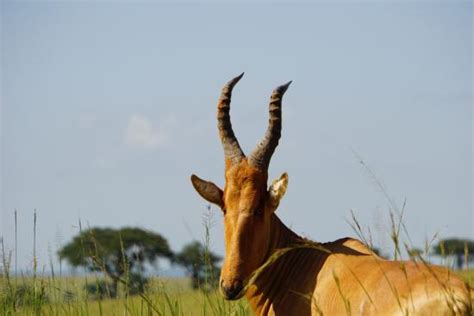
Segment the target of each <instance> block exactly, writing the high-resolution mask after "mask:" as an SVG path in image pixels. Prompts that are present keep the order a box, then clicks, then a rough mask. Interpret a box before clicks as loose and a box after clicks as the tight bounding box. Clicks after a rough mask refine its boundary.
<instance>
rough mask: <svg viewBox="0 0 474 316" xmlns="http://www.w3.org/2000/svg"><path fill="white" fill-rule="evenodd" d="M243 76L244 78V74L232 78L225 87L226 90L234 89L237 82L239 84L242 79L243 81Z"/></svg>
mask: <svg viewBox="0 0 474 316" xmlns="http://www.w3.org/2000/svg"><path fill="white" fill-rule="evenodd" d="M243 76H244V72H243V73H241V74H240V75H238V76H237V77H234V78H232V79H231V80H230V81H229V82H228V83H227V84H226V86H225V87H224V88H230V89H232V88H233V87H234V86H235V85H236V84H237V82H239V81H240V79H242V77H243Z"/></svg>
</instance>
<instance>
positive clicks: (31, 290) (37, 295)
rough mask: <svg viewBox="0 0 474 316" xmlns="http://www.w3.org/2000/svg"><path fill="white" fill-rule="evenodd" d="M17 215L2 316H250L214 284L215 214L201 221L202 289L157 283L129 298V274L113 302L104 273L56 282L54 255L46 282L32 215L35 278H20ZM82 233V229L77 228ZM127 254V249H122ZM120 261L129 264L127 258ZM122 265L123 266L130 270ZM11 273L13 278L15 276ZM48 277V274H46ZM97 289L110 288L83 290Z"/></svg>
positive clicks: (0, 282)
mask: <svg viewBox="0 0 474 316" xmlns="http://www.w3.org/2000/svg"><path fill="white" fill-rule="evenodd" d="M16 214H17V213H16V210H15V249H14V254H15V256H14V260H15V266H14V269H12V268H11V267H12V251H8V250H6V247H5V243H4V240H3V237H0V246H1V247H0V250H1V253H0V256H1V269H0V315H58V316H59V315H61V316H62V315H65V316H67V315H127V316H128V315H130V316H135V315H140V316H141V315H173V316H174V315H180V316H181V315H182V316H184V315H203V316H204V315H206V316H207V315H214V316H220V315H236V316H240V315H249V314H250V312H249V309H248V306H247V304H246V302H245V301H239V302H229V301H225V300H224V299H223V298H222V297H221V296H220V294H219V293H218V292H217V290H214V289H213V286H212V284H211V283H212V282H215V279H216V278H218V275H217V271H213V270H212V265H211V264H210V261H209V254H210V242H211V226H212V223H213V221H212V216H213V214H212V210H211V209H210V207H208V208H207V212H206V213H205V215H204V217H203V224H204V227H205V236H204V244H205V249H206V250H205V253H204V255H203V260H204V262H205V263H206V264H207V265H208V268H209V271H210V275H209V277H208V278H206V279H205V281H204V283H203V284H201V289H198V290H193V289H192V288H191V286H190V282H189V280H188V279H187V278H176V279H173V278H164V277H153V278H151V279H150V280H149V282H148V284H147V285H146V287H145V289H144V291H143V292H142V293H138V295H131V274H130V271H126V273H125V276H124V277H123V278H119V279H117V280H116V281H117V283H118V288H119V290H118V292H117V297H116V298H111V297H112V296H113V295H111V293H110V288H109V287H108V284H109V283H110V281H111V280H110V277H108V276H106V275H107V274H106V273H105V270H102V273H84V275H83V276H82V277H73V276H70V277H68V276H61V277H59V278H58V277H57V276H56V273H55V267H54V264H53V260H52V254H50V261H49V270H50V271H49V273H48V276H45V274H44V273H40V272H39V269H38V260H37V257H36V251H37V250H36V247H37V237H36V236H37V234H36V232H37V219H38V217H37V212H36V210H35V211H34V214H33V228H32V230H33V247H32V248H33V249H32V254H33V261H32V267H31V271H32V272H31V274H28V273H18V270H17V261H16V259H17V251H18V248H17V246H16V245H17V233H16V232H17V231H18V227H17V225H18V222H17V217H16ZM79 229H80V230H81V231H82V224H81V223H80V222H79ZM122 251H123V249H122ZM94 260H98V263H99V266H102V269H105V267H104V265H103V263H101V262H100V258H98V257H96V258H94ZM122 260H126V258H125V257H123V258H122ZM123 263H124V266H125V267H126V266H127V265H126V264H125V262H123ZM12 272H13V273H12ZM43 272H44V269H43ZM91 281H92V282H93V283H92V284H95V286H96V288H97V289H99V288H100V287H101V286H102V285H104V284H105V286H106V295H104V296H100V297H91V295H90V293H89V292H88V291H87V290H86V289H85V286H86V285H87V284H89V285H90V284H91V283H90V282H91Z"/></svg>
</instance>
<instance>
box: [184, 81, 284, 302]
mask: <svg viewBox="0 0 474 316" xmlns="http://www.w3.org/2000/svg"><path fill="white" fill-rule="evenodd" d="M242 76H243V74H242V75H240V76H238V77H236V78H234V79H232V80H231V81H229V82H228V83H227V84H226V85H225V86H224V88H223V89H222V93H221V96H220V98H219V102H218V104H217V127H218V129H219V135H220V138H221V141H222V145H223V147H224V155H225V162H226V171H225V178H226V184H225V187H224V190H221V189H220V188H219V187H217V186H216V185H215V184H214V183H212V182H208V181H204V180H201V179H200V178H198V177H197V176H195V175H192V176H191V181H192V183H193V185H194V188H195V189H196V190H197V191H198V193H199V194H200V195H201V196H202V197H203V198H205V199H206V200H207V201H209V202H211V203H214V204H216V205H218V206H219V207H220V208H221V209H222V211H223V212H224V228H225V248H226V256H225V260H224V265H223V267H222V272H221V279H220V289H221V292H222V294H223V295H224V298H226V299H238V298H240V297H241V296H242V295H243V294H244V293H242V292H243V291H242V289H243V287H244V283H245V281H246V279H247V278H248V277H249V276H250V274H251V273H252V272H253V271H254V270H255V269H257V268H258V267H259V266H260V265H261V264H262V263H263V260H264V259H265V258H266V256H267V255H268V253H267V252H268V249H269V243H270V241H271V222H272V214H273V212H274V211H275V210H276V208H277V207H278V203H279V201H280V199H281V197H282V196H283V195H284V194H285V191H286V187H287V184H288V176H287V175H286V174H283V175H282V176H281V177H280V179H278V180H276V181H274V182H273V183H272V185H271V186H270V188H269V189H268V190H267V175H268V172H267V170H268V166H269V164H270V159H271V156H272V154H273V152H274V151H275V148H276V147H277V145H278V140H279V138H280V133H281V101H282V98H283V94H284V93H285V91H286V90H287V88H288V86H289V85H290V83H291V81H290V82H288V83H287V84H286V85H283V86H280V87H278V88H276V89H275V90H274V91H273V93H272V96H271V99H270V106H269V112H270V119H269V123H268V128H267V132H266V133H265V137H264V138H263V139H262V141H261V142H260V143H259V144H258V145H257V147H256V148H255V150H254V151H253V152H252V153H251V154H250V155H249V157H246V156H245V155H244V153H243V151H242V149H241V148H240V145H239V143H238V141H237V138H236V137H235V135H234V132H233V131H232V125H231V123H230V114H229V111H230V99H231V95H232V89H233V88H234V86H235V84H236V83H237V82H238V81H239V80H240V79H241V78H242Z"/></svg>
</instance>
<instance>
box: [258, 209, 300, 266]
mask: <svg viewBox="0 0 474 316" xmlns="http://www.w3.org/2000/svg"><path fill="white" fill-rule="evenodd" d="M270 236H271V237H270V242H269V247H268V252H267V255H266V256H265V259H264V260H267V259H268V258H269V257H270V256H271V255H272V253H273V252H274V251H275V250H277V249H282V248H286V247H289V246H294V245H295V244H298V243H300V242H302V241H303V240H304V239H303V238H302V237H300V236H298V235H297V234H296V233H295V232H293V231H292V230H291V229H289V228H288V227H286V226H285V224H283V222H282V221H281V220H280V219H279V218H278V216H276V215H275V214H274V215H272V219H271V228H270Z"/></svg>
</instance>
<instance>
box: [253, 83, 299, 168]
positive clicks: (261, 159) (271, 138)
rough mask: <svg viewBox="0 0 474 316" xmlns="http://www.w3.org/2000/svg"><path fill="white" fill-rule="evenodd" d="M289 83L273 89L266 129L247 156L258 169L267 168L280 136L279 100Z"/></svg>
mask: <svg viewBox="0 0 474 316" xmlns="http://www.w3.org/2000/svg"><path fill="white" fill-rule="evenodd" d="M290 84H291V81H290V82H288V83H286V84H284V85H281V86H279V87H277V88H276V89H275V90H273V93H272V96H271V98H270V105H269V114H270V117H269V120H268V128H267V131H266V132H265V136H264V137H263V139H262V141H261V142H260V143H259V144H258V145H257V147H256V148H255V150H254V151H253V152H252V154H251V155H250V157H249V163H250V164H251V165H252V166H254V167H256V168H258V169H260V170H268V166H269V165H270V159H271V158H272V155H273V152H274V151H275V148H276V147H277V146H278V141H279V139H280V136H281V100H282V99H283V95H284V94H285V92H286V90H287V89H288V87H289V86H290Z"/></svg>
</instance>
